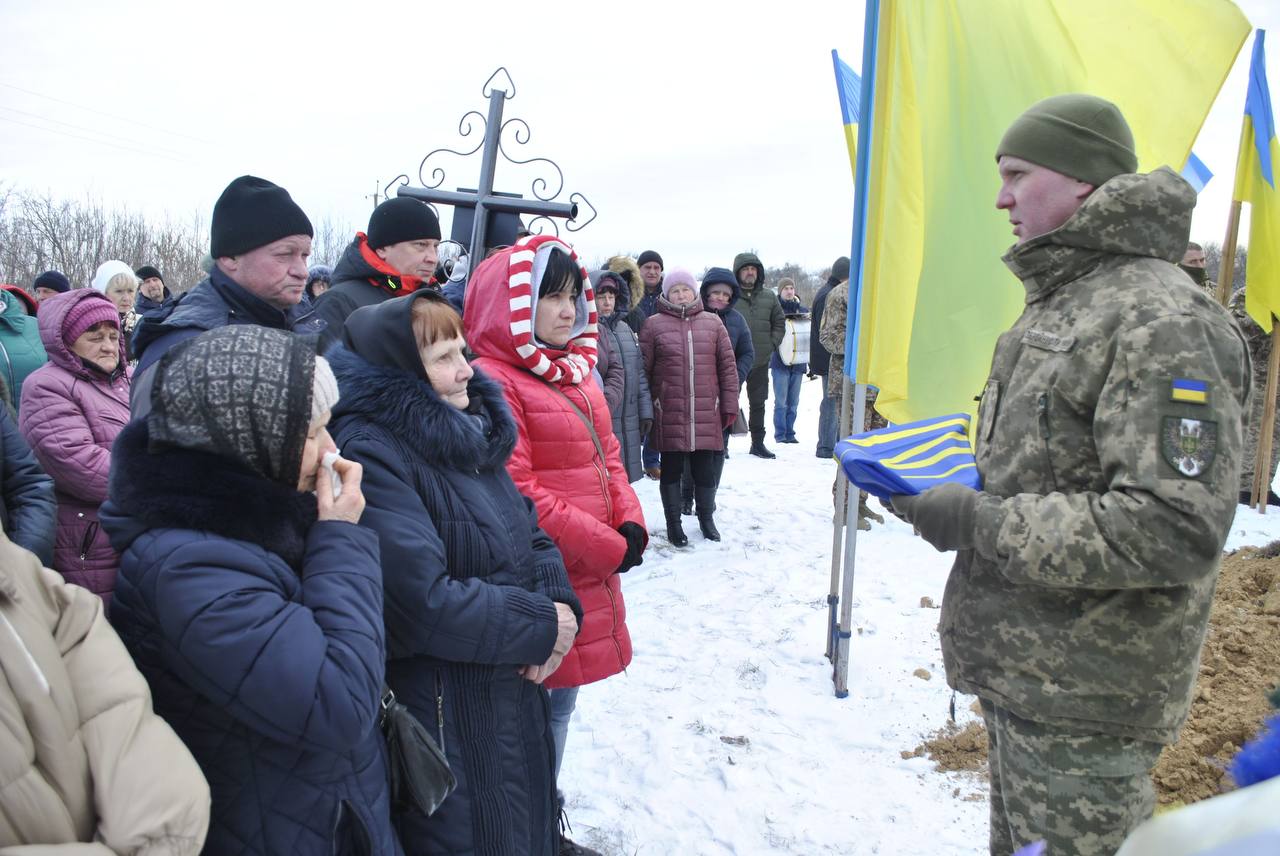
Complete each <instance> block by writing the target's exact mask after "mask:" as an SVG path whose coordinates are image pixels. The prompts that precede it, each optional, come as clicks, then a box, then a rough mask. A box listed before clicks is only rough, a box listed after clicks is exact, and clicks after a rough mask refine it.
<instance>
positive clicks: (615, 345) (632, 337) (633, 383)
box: [600, 272, 653, 482]
mask: <svg viewBox="0 0 1280 856" xmlns="http://www.w3.org/2000/svg"><path fill="white" fill-rule="evenodd" d="M605 275H607V276H612V277H613V278H614V282H615V283H617V285H618V300H617V303H616V304H615V309H614V311H613V314H612V315H609V316H607V317H601V318H600V341H601V342H603V343H605V344H606V345H607V346H608V348H609V356H610V358H611V359H614V360H616V362H618V363H620V364H621V365H622V375H623V385H622V399H621V400H620V401H619V403H618V406H617V407H615V406H614V405H613V403H612V402H610V404H609V413H610V415H612V416H613V434H614V436H615V437H617V438H618V448H619V452H620V454H621V456H622V465H623V467H625V468H626V470H627V480H628V481H631V482H635V481H639V480H640V479H641V478H643V477H644V464H643V463H642V462H641V460H640V441H641V434H640V423H641V422H643V421H645V420H646V419H652V418H653V397H652V396H651V395H650V394H649V378H648V377H647V376H646V375H645V373H644V361H643V359H642V358H641V356H640V340H639V338H637V336H636V334H635V331H634V330H632V329H631V325H630V324H629V323H627V316H628V315H629V314H630V313H629V311H628V310H627V309H626V307H627V306H630V305H631V286H630V285H629V284H628V283H627V280H626V277H624V276H622V275H620V274H615V273H613V272H609V273H608V274H605ZM601 350H603V349H601ZM605 394H606V396H607V395H608V390H607V389H606V390H605Z"/></svg>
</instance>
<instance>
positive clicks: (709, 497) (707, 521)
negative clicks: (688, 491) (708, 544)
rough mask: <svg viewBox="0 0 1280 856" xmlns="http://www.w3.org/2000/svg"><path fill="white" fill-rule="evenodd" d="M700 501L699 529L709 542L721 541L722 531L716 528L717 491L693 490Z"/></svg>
mask: <svg viewBox="0 0 1280 856" xmlns="http://www.w3.org/2000/svg"><path fill="white" fill-rule="evenodd" d="M693 492H694V495H695V496H696V497H697V499H698V528H699V529H701V530H702V537H703V538H706V539H707V540H708V541H719V540H720V530H719V529H717V528H716V521H715V516H714V515H715V513H716V489H715V488H713V487H696V488H694V489H693Z"/></svg>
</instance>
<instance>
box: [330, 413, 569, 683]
mask: <svg viewBox="0 0 1280 856" xmlns="http://www.w3.org/2000/svg"><path fill="white" fill-rule="evenodd" d="M342 453H343V455H345V456H347V457H349V458H351V459H352V460H354V461H359V462H360V464H361V465H362V466H363V467H364V477H363V481H362V482H361V490H362V491H363V492H364V496H365V500H366V502H367V506H366V508H365V512H364V517H363V518H362V525H363V526H365V527H368V528H369V529H371V530H373V531H374V532H376V533H377V535H378V541H379V544H380V547H381V553H382V564H383V567H384V568H385V571H384V577H383V585H384V587H385V590H386V598H385V603H386V622H387V633H388V646H389V648H390V651H391V656H392V657H406V656H414V655H421V654H425V655H429V656H432V657H438V658H440V659H442V660H450V661H453V662H458V663H510V664H513V665H525V664H531V663H533V664H537V663H543V662H546V659H547V658H548V657H550V656H551V651H552V649H553V648H554V646H555V641H556V610H555V605H554V604H553V603H552V602H551V599H550V598H549V597H548V596H547V595H545V594H541V593H538V592H530V591H525V590H524V589H522V588H520V587H518V586H508V585H494V584H492V583H489V582H487V581H485V580H483V579H475V578H471V579H455V578H454V577H452V576H450V573H449V570H450V569H449V558H448V557H447V556H446V554H445V548H444V544H443V543H442V541H441V540H440V536H439V534H438V533H437V531H436V527H435V525H434V523H433V522H432V520H431V517H430V515H429V514H428V513H427V509H426V506H425V505H424V503H423V502H422V499H421V498H420V497H419V496H418V493H417V491H416V489H415V487H414V484H413V479H412V477H411V476H410V474H409V472H408V471H407V465H406V464H405V462H404V459H403V457H402V456H400V455H398V454H397V453H396V452H395V450H393V449H391V448H389V447H388V446H387V445H386V444H384V443H380V442H377V441H374V440H369V439H366V438H361V437H354V438H352V439H350V440H348V441H347V442H346V443H345V445H344V446H343V452H342ZM551 547H552V549H553V550H554V549H555V546H554V545H551ZM485 558H486V557H481V556H479V555H477V556H475V557H474V561H477V562H480V561H484V560H485ZM545 558H546V560H547V561H548V562H550V563H553V564H558V562H557V560H558V559H559V554H558V552H557V553H556V554H555V555H552V556H547V557H545ZM560 568H561V572H563V565H560Z"/></svg>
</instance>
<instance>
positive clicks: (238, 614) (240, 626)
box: [155, 521, 385, 752]
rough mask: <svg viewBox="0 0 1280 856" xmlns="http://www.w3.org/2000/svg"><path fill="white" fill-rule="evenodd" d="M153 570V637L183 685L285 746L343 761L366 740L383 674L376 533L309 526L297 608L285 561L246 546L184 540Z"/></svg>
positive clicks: (336, 524) (341, 525)
mask: <svg viewBox="0 0 1280 856" xmlns="http://www.w3.org/2000/svg"><path fill="white" fill-rule="evenodd" d="M158 561H159V568H158V571H157V580H156V585H155V599H156V604H157V612H158V618H159V624H160V630H161V633H162V634H163V637H164V640H165V641H166V643H167V644H166V645H165V652H166V657H167V659H168V661H169V666H170V668H172V669H173V670H174V671H175V672H176V673H177V674H178V675H179V676H180V677H181V678H182V679H183V680H184V681H186V682H187V683H188V684H189V685H190V686H191V687H193V688H194V689H195V690H196V691H197V692H199V693H201V694H202V695H204V696H205V697H206V698H208V699H210V700H211V701H212V702H213V703H214V704H217V705H221V706H222V707H223V708H225V709H226V710H227V711H228V712H229V713H230V714H231V715H232V716H234V717H236V718H237V719H239V720H240V721H242V722H244V723H245V724H247V725H248V726H249V727H251V728H253V729H254V730H256V731H258V732H260V733H262V734H265V735H267V736H269V737H271V738H272V739H274V740H278V741H280V742H282V743H286V744H299V743H300V744H309V745H312V746H318V747H323V748H325V749H328V750H330V751H336V752H345V751H347V750H349V749H351V748H352V747H353V746H354V745H356V744H357V743H359V742H360V741H362V740H364V739H365V736H366V735H367V734H368V731H369V729H370V728H372V727H373V726H374V722H375V721H376V718H377V709H378V702H379V698H380V696H381V692H382V681H383V673H384V670H385V655H384V650H383V621H382V581H381V576H382V573H381V569H380V567H379V564H378V538H377V536H376V535H375V534H374V533H373V532H371V531H369V530H367V529H363V528H361V527H359V526H356V525H354V524H351V523H345V522H341V521H321V522H318V523H316V524H315V525H314V526H312V527H311V531H310V532H308V534H307V543H306V551H305V554H304V557H303V562H302V579H301V583H300V585H301V603H299V602H297V601H295V600H292V599H290V598H289V597H288V596H287V593H286V591H285V590H284V588H283V586H282V585H281V583H280V582H279V581H278V577H277V575H278V574H280V573H291V572H292V571H291V569H289V568H288V566H287V565H285V564H284V561H283V560H282V559H280V558H279V557H278V556H274V555H272V554H269V553H267V552H265V551H264V550H262V549H261V548H259V547H256V546H253V545H249V544H246V543H244V542H240V541H232V540H229V539H224V538H216V537H198V536H197V537H195V538H186V539H184V540H183V541H182V542H180V543H179V544H178V546H177V547H175V548H174V549H172V550H171V551H169V552H168V553H167V554H166V555H163V556H161V557H159V559H158ZM273 568H274V570H273Z"/></svg>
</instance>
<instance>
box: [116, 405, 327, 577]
mask: <svg viewBox="0 0 1280 856" xmlns="http://www.w3.org/2000/svg"><path fill="white" fill-rule="evenodd" d="M148 441H149V437H148V434H147V424H146V422H145V421H138V422H133V423H131V424H130V425H128V426H126V427H125V429H124V430H123V431H121V432H120V435H119V436H118V437H117V438H116V442H115V446H114V447H113V448H112V453H111V476H110V487H109V491H108V495H109V499H108V500H107V502H106V504H105V505H103V507H102V513H101V518H102V522H103V524H104V526H105V527H106V529H107V532H108V534H109V535H110V536H111V544H112V546H113V547H114V548H115V549H116V550H117V551H119V552H122V553H123V552H124V551H125V550H126V549H127V548H128V547H129V545H130V544H132V543H133V541H134V539H136V538H137V537H138V536H139V535H141V534H142V533H143V532H145V531H147V530H149V529H196V530H203V531H206V532H212V533H214V534H215V535H221V536H223V537H226V538H234V539H236V540H237V541H247V542H249V543H251V544H257V545H258V546H260V547H262V548H263V549H264V550H267V551H269V552H272V553H275V554H277V555H279V556H280V557H281V558H283V559H284V560H285V561H286V562H288V563H289V564H290V565H291V566H292V567H293V568H295V569H298V568H301V566H302V558H303V555H304V553H305V551H306V541H307V532H308V531H310V529H311V527H312V526H313V525H314V524H315V522H316V519H317V509H316V497H315V494H313V493H302V492H300V491H297V490H290V489H289V488H287V487H285V486H284V485H281V484H279V483H277V482H274V481H271V480H270V479H267V478H264V477H263V476H261V475H259V474H257V473H255V472H253V471H251V470H249V469H248V468H247V467H245V466H244V465H243V464H239V463H237V462H235V461H233V460H231V459H230V458H224V457H222V456H220V455H214V454H211V453H209V452H199V451H195V450H192V449H181V448H177V447H164V448H161V449H160V450H158V451H156V452H148V451H147V444H148Z"/></svg>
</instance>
